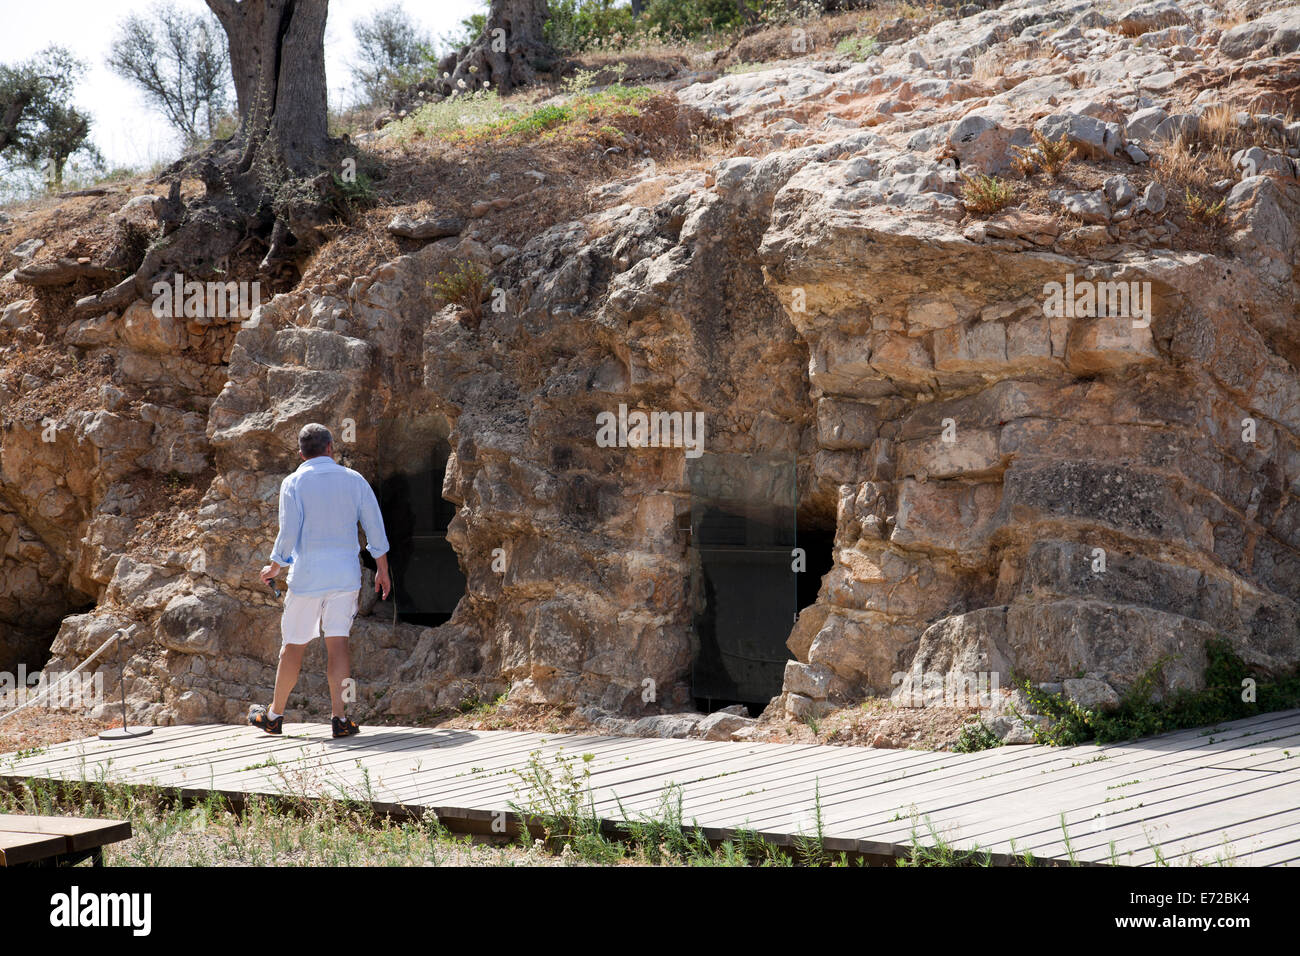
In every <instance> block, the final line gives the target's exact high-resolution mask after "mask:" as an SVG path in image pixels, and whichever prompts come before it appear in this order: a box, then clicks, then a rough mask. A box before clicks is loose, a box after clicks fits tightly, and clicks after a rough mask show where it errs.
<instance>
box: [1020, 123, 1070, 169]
mask: <svg viewBox="0 0 1300 956" xmlns="http://www.w3.org/2000/svg"><path fill="white" fill-rule="evenodd" d="M1033 136H1034V145H1033V146H1013V147H1012V149H1013V150H1015V153H1016V158H1015V160H1014V164H1015V167H1016V170H1017V172H1019V173H1020V174H1021V175H1023V176H1026V177H1028V176H1032V175H1033V174H1034V173H1036V172H1038V171H1039V170H1040V169H1041V170H1042V171H1043V172H1045V173H1047V175H1049V176H1051V177H1052V178H1053V179H1056V178H1058V177H1059V176H1060V175H1061V172H1062V171H1063V170H1064V169H1065V164H1066V163H1068V162H1069V161H1070V160H1072V159H1074V158H1075V157H1076V156H1077V155H1078V152H1079V151H1078V150H1077V149H1076V148H1074V147H1072V146H1071V145H1070V141H1069V139H1068V138H1067V137H1066V135H1065V134H1064V133H1062V134H1061V138H1060V139H1058V140H1056V141H1053V140H1050V139H1048V138H1047V137H1046V136H1044V135H1043V134H1042V133H1040V132H1039V131H1038V130H1034V133H1033Z"/></svg>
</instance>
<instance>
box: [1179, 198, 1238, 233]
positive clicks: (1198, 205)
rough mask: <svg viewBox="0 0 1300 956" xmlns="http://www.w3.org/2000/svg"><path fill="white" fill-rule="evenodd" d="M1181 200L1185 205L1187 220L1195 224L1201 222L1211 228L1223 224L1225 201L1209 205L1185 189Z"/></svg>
mask: <svg viewBox="0 0 1300 956" xmlns="http://www.w3.org/2000/svg"><path fill="white" fill-rule="evenodd" d="M1183 200H1184V202H1186V203H1187V218H1188V219H1191V220H1194V221H1195V222H1203V223H1205V224H1206V225H1208V226H1213V225H1217V224H1219V223H1221V222H1223V220H1224V218H1225V217H1226V215H1227V209H1228V201H1227V200H1226V199H1220V200H1219V201H1218V202H1216V203H1211V202H1209V201H1207V200H1205V199H1202V198H1201V197H1200V196H1199V195H1197V194H1196V193H1194V192H1192V191H1191V190H1190V189H1186V190H1184V192H1183Z"/></svg>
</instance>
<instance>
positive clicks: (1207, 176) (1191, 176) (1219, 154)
mask: <svg viewBox="0 0 1300 956" xmlns="http://www.w3.org/2000/svg"><path fill="white" fill-rule="evenodd" d="M1151 171H1152V172H1153V173H1154V174H1155V177H1156V179H1157V180H1158V181H1159V182H1160V183H1161V184H1162V185H1163V186H1165V188H1166V189H1169V190H1170V191H1171V192H1174V193H1183V192H1185V191H1187V190H1192V191H1196V192H1209V191H1210V190H1211V186H1212V185H1213V184H1214V183H1216V182H1218V181H1220V180H1223V179H1235V178H1236V170H1235V169H1233V166H1232V153H1231V152H1230V151H1229V150H1228V149H1226V148H1223V147H1217V146H1209V147H1206V146H1203V145H1202V144H1201V143H1200V141H1199V140H1192V141H1190V142H1189V141H1187V140H1184V139H1183V138H1182V137H1178V138H1176V139H1174V140H1172V141H1170V142H1167V143H1164V144H1161V145H1160V146H1159V148H1158V149H1157V151H1156V155H1155V156H1154V157H1152V159H1151Z"/></svg>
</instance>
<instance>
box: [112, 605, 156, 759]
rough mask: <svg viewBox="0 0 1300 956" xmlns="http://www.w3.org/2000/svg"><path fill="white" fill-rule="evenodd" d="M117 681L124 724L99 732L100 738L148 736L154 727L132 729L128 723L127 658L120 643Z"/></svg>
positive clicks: (120, 632)
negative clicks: (120, 693)
mask: <svg viewBox="0 0 1300 956" xmlns="http://www.w3.org/2000/svg"><path fill="white" fill-rule="evenodd" d="M117 633H118V634H119V635H122V637H125V636H126V635H125V633H124V632H123V631H122V630H121V629H119V630H118V632H117ZM120 639H121V638H119V640H120ZM117 683H118V685H119V686H120V687H121V689H122V726H121V727H114V728H113V729H111V730H104V731H101V732H100V734H99V739H100V740H133V739H135V738H136V737H148V736H149V735H150V734H151V733H153V730H152V728H149V727H137V728H136V729H135V730H132V729H130V728H129V727H128V726H127V724H126V659H125V652H124V651H123V650H122V647H121V645H120V644H119V645H118V650H117Z"/></svg>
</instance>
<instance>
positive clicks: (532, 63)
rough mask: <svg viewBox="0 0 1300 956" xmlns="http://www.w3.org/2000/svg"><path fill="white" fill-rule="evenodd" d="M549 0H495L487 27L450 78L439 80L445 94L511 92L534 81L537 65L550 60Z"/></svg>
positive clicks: (459, 62)
mask: <svg viewBox="0 0 1300 956" xmlns="http://www.w3.org/2000/svg"><path fill="white" fill-rule="evenodd" d="M548 16H550V12H549V11H548V10H547V6H546V0H492V6H491V8H490V9H489V10H488V16H487V26H486V27H485V28H484V30H483V35H482V36H481V37H479V38H478V40H476V41H475V42H474V43H473V44H472V45H471V46H470V47H469V49H468V50H466V51H465V53H464V55H463V56H461V57H460V58H459V60H458V62H457V63H456V67H455V70H454V71H452V74H451V76H450V78H448V79H446V80H440V84H439V92H441V93H443V94H444V95H448V96H450V95H452V94H455V93H466V92H470V91H471V90H475V89H480V88H482V87H483V86H491V88H492V89H495V90H496V91H497V92H498V93H502V94H505V93H509V92H510V91H511V90H513V89H515V88H516V87H520V86H525V85H527V84H528V83H530V82H532V81H533V79H534V78H535V77H536V75H537V64H539V63H543V64H544V63H545V62H546V61H548V60H549V59H550V56H551V51H550V48H549V47H548V46H547V44H546V38H545V36H546V35H545V26H546V19H547V17H548Z"/></svg>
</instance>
